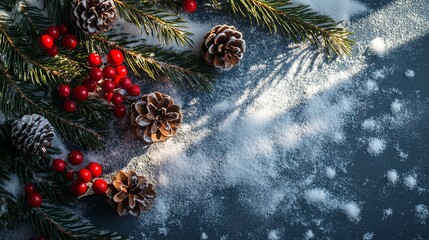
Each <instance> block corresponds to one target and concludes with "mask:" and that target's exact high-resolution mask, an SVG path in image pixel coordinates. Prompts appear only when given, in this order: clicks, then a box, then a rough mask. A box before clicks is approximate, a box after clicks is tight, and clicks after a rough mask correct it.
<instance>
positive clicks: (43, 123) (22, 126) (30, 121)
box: [11, 114, 55, 154]
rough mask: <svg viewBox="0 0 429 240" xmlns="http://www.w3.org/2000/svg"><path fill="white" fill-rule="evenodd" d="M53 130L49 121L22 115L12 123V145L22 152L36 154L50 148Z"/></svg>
mask: <svg viewBox="0 0 429 240" xmlns="http://www.w3.org/2000/svg"><path fill="white" fill-rule="evenodd" d="M54 136H55V134H54V128H53V127H52V126H51V124H50V123H49V121H48V120H47V119H46V118H44V117H42V116H40V115H37V114H32V115H24V116H23V117H22V118H21V119H19V120H16V121H14V122H13V123H12V136H11V138H12V144H13V145H14V146H15V147H16V148H17V149H18V150H22V151H23V152H28V153H32V154H37V153H39V151H45V147H48V146H52V139H53V138H54Z"/></svg>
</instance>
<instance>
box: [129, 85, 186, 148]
mask: <svg viewBox="0 0 429 240" xmlns="http://www.w3.org/2000/svg"><path fill="white" fill-rule="evenodd" d="M130 121H131V124H132V125H133V127H134V132H135V134H136V135H137V136H138V137H140V138H142V139H143V140H144V141H145V142H147V143H153V142H164V141H167V140H168V139H169V138H170V137H172V136H174V135H175V134H176V131H177V129H178V128H179V127H180V124H181V123H182V113H181V111H180V107H179V106H178V105H175V104H174V100H173V98H172V97H170V96H168V95H167V94H164V93H160V92H154V93H150V94H146V95H143V96H142V100H139V101H137V102H134V103H133V104H132V105H131V114H130Z"/></svg>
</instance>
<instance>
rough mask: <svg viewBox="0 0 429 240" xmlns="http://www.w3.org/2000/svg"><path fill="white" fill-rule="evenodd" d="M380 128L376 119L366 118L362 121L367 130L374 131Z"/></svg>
mask: <svg viewBox="0 0 429 240" xmlns="http://www.w3.org/2000/svg"><path fill="white" fill-rule="evenodd" d="M377 128H378V124H377V121H375V120H374V119H365V120H364V121H363V122H362V129H364V130H367V131H374V130H376V129H377Z"/></svg>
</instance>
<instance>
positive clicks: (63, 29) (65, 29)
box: [58, 24, 69, 34]
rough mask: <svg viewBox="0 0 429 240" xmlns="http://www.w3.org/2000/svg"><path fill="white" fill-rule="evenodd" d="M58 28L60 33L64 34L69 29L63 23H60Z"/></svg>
mask: <svg viewBox="0 0 429 240" xmlns="http://www.w3.org/2000/svg"><path fill="white" fill-rule="evenodd" d="M58 29H59V30H60V33H61V34H66V33H68V31H69V28H68V27H67V25H65V24H61V25H59V26H58Z"/></svg>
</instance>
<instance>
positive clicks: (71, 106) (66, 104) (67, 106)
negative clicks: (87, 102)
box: [63, 100, 77, 113]
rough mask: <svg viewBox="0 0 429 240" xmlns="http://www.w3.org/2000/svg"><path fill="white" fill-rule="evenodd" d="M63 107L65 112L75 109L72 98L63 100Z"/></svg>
mask: <svg viewBox="0 0 429 240" xmlns="http://www.w3.org/2000/svg"><path fill="white" fill-rule="evenodd" d="M63 108H64V110H66V112H69V113H71V112H74V111H76V110H77V106H76V103H75V101H73V100H67V101H65V102H64V104H63Z"/></svg>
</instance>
